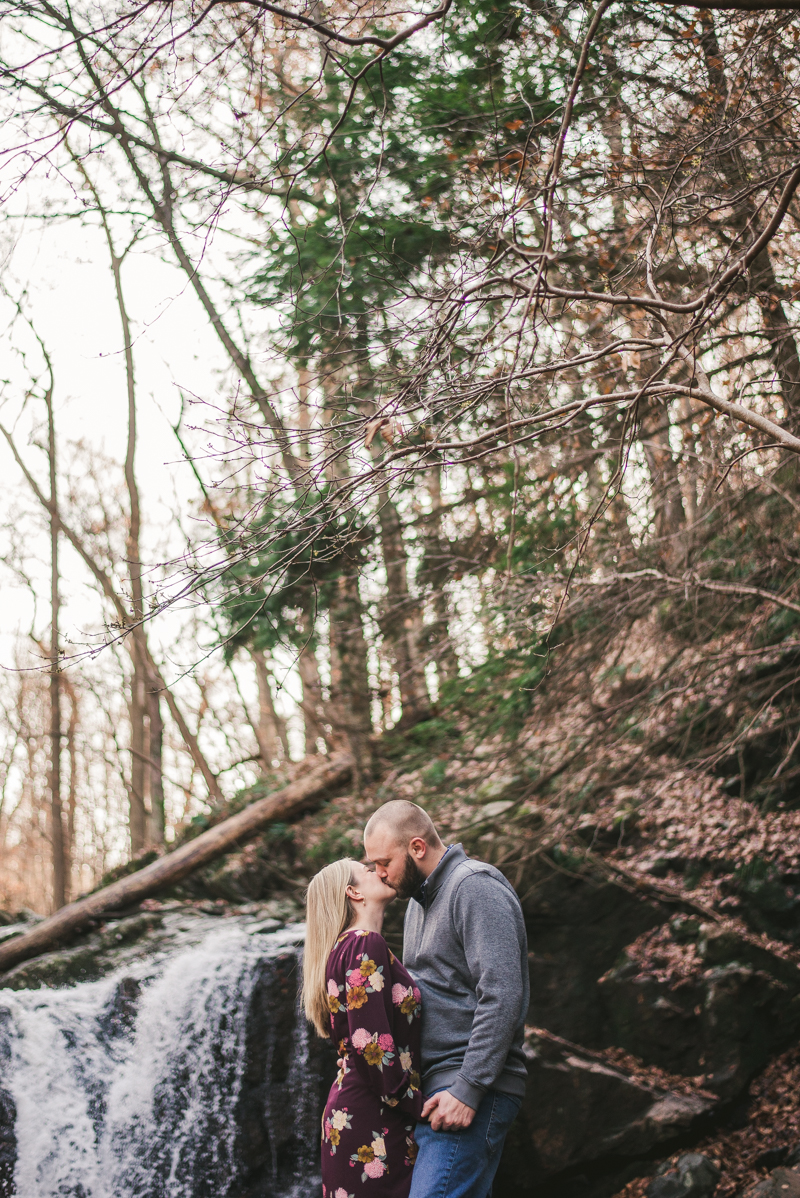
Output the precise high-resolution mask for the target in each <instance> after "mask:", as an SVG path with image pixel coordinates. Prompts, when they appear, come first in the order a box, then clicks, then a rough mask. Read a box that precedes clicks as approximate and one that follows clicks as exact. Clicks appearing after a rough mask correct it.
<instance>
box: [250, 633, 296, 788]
mask: <svg viewBox="0 0 800 1198" xmlns="http://www.w3.org/2000/svg"><path fill="white" fill-rule="evenodd" d="M250 656H251V657H252V659H253V662H254V664H255V667H256V680H257V682H258V725H257V727H256V728H255V729H254V731H255V732H256V739H257V740H258V749H259V752H260V753H261V765H262V767H263V769H264V771H265V772H266V771H267V770H269V769H270V767H271V766H272V765H273V764H274V763H275V762H276V761H280V760H281V759H283V760H284V761H289V742H288V740H287V738H286V723H285V721H284V720H282V719H281V718H280V716H279V715H278V713H277V711H276V710H275V700H274V699H273V697H272V687H271V686H270V680H269V667H268V666H267V658H266V655H265V653H264V650H263V649H251V650H250Z"/></svg>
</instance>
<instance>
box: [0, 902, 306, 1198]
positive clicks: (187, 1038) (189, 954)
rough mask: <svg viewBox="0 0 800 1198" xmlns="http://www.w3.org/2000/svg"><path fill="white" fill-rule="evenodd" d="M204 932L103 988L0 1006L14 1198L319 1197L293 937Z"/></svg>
mask: <svg viewBox="0 0 800 1198" xmlns="http://www.w3.org/2000/svg"><path fill="white" fill-rule="evenodd" d="M214 923H215V926H214V929H213V931H211V932H209V933H208V934H207V935H205V937H204V938H203V939H202V941H201V942H200V943H199V944H194V945H192V946H191V947H188V948H184V949H182V950H179V951H177V952H175V953H173V954H171V955H164V956H163V958H162V959H161V960H159V959H155V960H154V959H153V958H152V957H151V958H150V959H149V960H145V961H141V962H137V963H136V965H135V967H133V968H132V967H130V966H128V967H126V968H125V969H121V970H119V971H118V972H117V973H115V974H112V975H111V976H109V977H106V978H104V979H103V980H102V981H97V982H83V983H79V984H78V985H76V986H74V987H71V988H67V989H58V990H55V989H40V990H22V991H9V990H3V991H0V1086H2V1089H4V1090H5V1092H6V1095H7V1098H8V1100H10V1103H11V1104H13V1107H15V1108H16V1117H15V1121H14V1133H15V1137H16V1159H15V1162H14V1176H13V1186H11V1187H10V1188H8V1189H7V1192H8V1193H9V1194H16V1195H18V1196H19V1198H262V1196H263V1198H312V1196H313V1195H315V1194H318V1193H319V1176H318V1147H319V1131H318V1113H319V1098H320V1094H321V1087H322V1064H321V1059H320V1057H319V1053H318V1052H317V1051H316V1049H315V1047H314V1045H313V1043H312V1041H311V1039H310V1037H309V1035H308V1028H307V1025H306V1022H305V1020H304V1019H299V1018H298V1016H297V997H296V995H297V966H298V963H299V957H300V941H301V939H302V928H300V929H298V928H297V927H295V928H288V929H285V930H283V931H279V932H271V933H269V934H267V935H264V934H261V935H250V934H248V931H247V930H246V929H245V928H244V927H242V925H241V924H240V923H238V922H237V921H235V920H226V921H224V924H223V925H222V926H220V923H219V922H217V921H214ZM2 1192H3V1189H2V1182H0V1193H2Z"/></svg>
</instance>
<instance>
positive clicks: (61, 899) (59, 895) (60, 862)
mask: <svg viewBox="0 0 800 1198" xmlns="http://www.w3.org/2000/svg"><path fill="white" fill-rule="evenodd" d="M45 402H46V404H47V454H48V458H49V465H50V838H51V842H52V849H53V908H54V910H56V911H57V910H58V909H59V907H63V906H64V904H65V903H66V901H67V876H68V873H69V870H68V867H67V854H66V844H65V838H64V816H63V811H62V802H61V678H60V673H59V630H58V616H59V608H60V597H59V587H58V584H59V573H58V534H59V525H58V489H57V488H58V476H57V471H56V430H55V421H54V419H53V391H52V388H50V389H49V390H48V391H47V394H46V396H45Z"/></svg>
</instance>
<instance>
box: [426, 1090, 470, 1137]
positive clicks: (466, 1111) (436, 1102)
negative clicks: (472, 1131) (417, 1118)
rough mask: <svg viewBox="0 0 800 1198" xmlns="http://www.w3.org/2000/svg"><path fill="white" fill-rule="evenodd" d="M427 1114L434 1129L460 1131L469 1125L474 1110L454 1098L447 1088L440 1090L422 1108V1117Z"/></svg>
mask: <svg viewBox="0 0 800 1198" xmlns="http://www.w3.org/2000/svg"><path fill="white" fill-rule="evenodd" d="M431 1112H432V1113H431ZM429 1116H430V1124H431V1128H432V1129H433V1130H434V1131H460V1130H461V1129H462V1128H463V1127H469V1125H470V1123H471V1122H472V1120H473V1119H474V1118H475V1112H474V1111H473V1109H472V1107H471V1106H467V1104H466V1103H465V1102H459V1100H458V1099H457V1098H454V1097H453V1095H452V1094H451V1093H450V1091H449V1090H440V1091H439V1093H438V1094H434V1096H433V1098H429V1099H428V1101H427V1102H426V1103H425V1105H424V1107H423V1108H422V1118H423V1119H427V1118H428V1117H429Z"/></svg>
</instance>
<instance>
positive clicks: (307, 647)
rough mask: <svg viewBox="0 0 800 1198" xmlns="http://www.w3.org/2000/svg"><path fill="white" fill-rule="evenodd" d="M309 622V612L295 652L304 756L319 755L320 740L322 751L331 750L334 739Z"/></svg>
mask: <svg viewBox="0 0 800 1198" xmlns="http://www.w3.org/2000/svg"><path fill="white" fill-rule="evenodd" d="M312 622H313V617H312V615H311V612H303V641H302V644H301V645H300V648H299V649H298V653H297V671H298V673H299V675H300V682H301V683H302V686H303V698H302V701H301V707H302V709H303V724H304V728H305V750H306V756H309V755H310V754H311V753H318V752H319V742H320V741H323V743H324V744H325V746H326V748H328V749H332V748H334V738H333V737H332V736H331V733H330V730H329V723H328V713H327V711H326V707H325V701H324V698H323V694H322V679H321V678H320V674H319V664H318V662H317V655H316V653H315V651H314V644H313V639H312V633H313V623H312Z"/></svg>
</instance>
